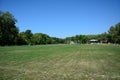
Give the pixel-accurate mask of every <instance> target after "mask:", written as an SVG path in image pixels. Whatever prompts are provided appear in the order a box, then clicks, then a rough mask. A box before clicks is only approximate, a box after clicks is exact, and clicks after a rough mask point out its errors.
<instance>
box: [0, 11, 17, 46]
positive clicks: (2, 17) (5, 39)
mask: <svg viewBox="0 0 120 80" xmlns="http://www.w3.org/2000/svg"><path fill="white" fill-rule="evenodd" d="M16 22H17V20H16V19H15V18H14V16H13V15H12V14H10V13H9V12H1V11H0V45H2V46H3V45H14V44H16V40H17V37H18V32H19V30H18V28H17V27H16V26H15V23H16Z"/></svg>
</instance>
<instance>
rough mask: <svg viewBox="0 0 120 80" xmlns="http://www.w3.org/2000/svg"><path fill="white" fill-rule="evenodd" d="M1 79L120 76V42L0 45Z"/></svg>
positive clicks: (109, 79)
mask: <svg viewBox="0 0 120 80" xmlns="http://www.w3.org/2000/svg"><path fill="white" fill-rule="evenodd" d="M0 80H120V45H101V44H99V45H98V44H92V45H91V44H74V45H67V44H63V45H62V44H60V45H37V46H5V47H0Z"/></svg>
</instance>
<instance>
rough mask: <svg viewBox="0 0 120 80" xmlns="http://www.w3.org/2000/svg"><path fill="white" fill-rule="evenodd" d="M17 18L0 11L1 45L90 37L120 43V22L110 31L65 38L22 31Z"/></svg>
mask: <svg viewBox="0 0 120 80" xmlns="http://www.w3.org/2000/svg"><path fill="white" fill-rule="evenodd" d="M16 22H17V20H16V19H15V18H14V16H13V15H12V14H11V13H9V12H2V11H0V46H5V45H41V44H65V43H70V41H74V42H75V43H80V44H85V43H87V42H89V40H90V39H97V40H98V41H99V42H100V41H102V42H109V43H116V44H120V23H118V24H116V25H115V26H111V27H110V29H109V30H108V32H105V33H102V34H98V35H76V36H72V37H66V38H64V39H61V38H57V37H51V36H49V35H47V34H43V33H34V34H33V33H32V31H31V30H25V31H24V32H20V31H19V29H18V27H17V26H16V25H15V24H16Z"/></svg>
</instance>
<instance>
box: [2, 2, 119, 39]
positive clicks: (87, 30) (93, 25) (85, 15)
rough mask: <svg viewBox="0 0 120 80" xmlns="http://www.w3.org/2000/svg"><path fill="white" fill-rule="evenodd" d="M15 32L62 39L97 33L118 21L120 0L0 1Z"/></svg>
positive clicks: (106, 29) (105, 30)
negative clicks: (14, 22)
mask: <svg viewBox="0 0 120 80" xmlns="http://www.w3.org/2000/svg"><path fill="white" fill-rule="evenodd" d="M0 10H1V11H4V12H6V11H9V12H10V13H11V14H13V15H14V17H15V18H16V19H17V23H16V26H17V27H18V28H19V31H20V32H22V31H25V30H27V29H30V30H31V31H32V33H45V34H48V35H49V36H52V37H59V38H65V37H70V36H74V35H80V34H81V35H89V34H101V33H103V32H107V31H108V30H109V28H110V27H111V26H114V25H115V24H117V23H118V22H120V0H0Z"/></svg>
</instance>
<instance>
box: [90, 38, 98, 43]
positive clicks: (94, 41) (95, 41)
mask: <svg viewBox="0 0 120 80" xmlns="http://www.w3.org/2000/svg"><path fill="white" fill-rule="evenodd" d="M96 43H99V42H98V40H97V39H91V40H89V44H96Z"/></svg>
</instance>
